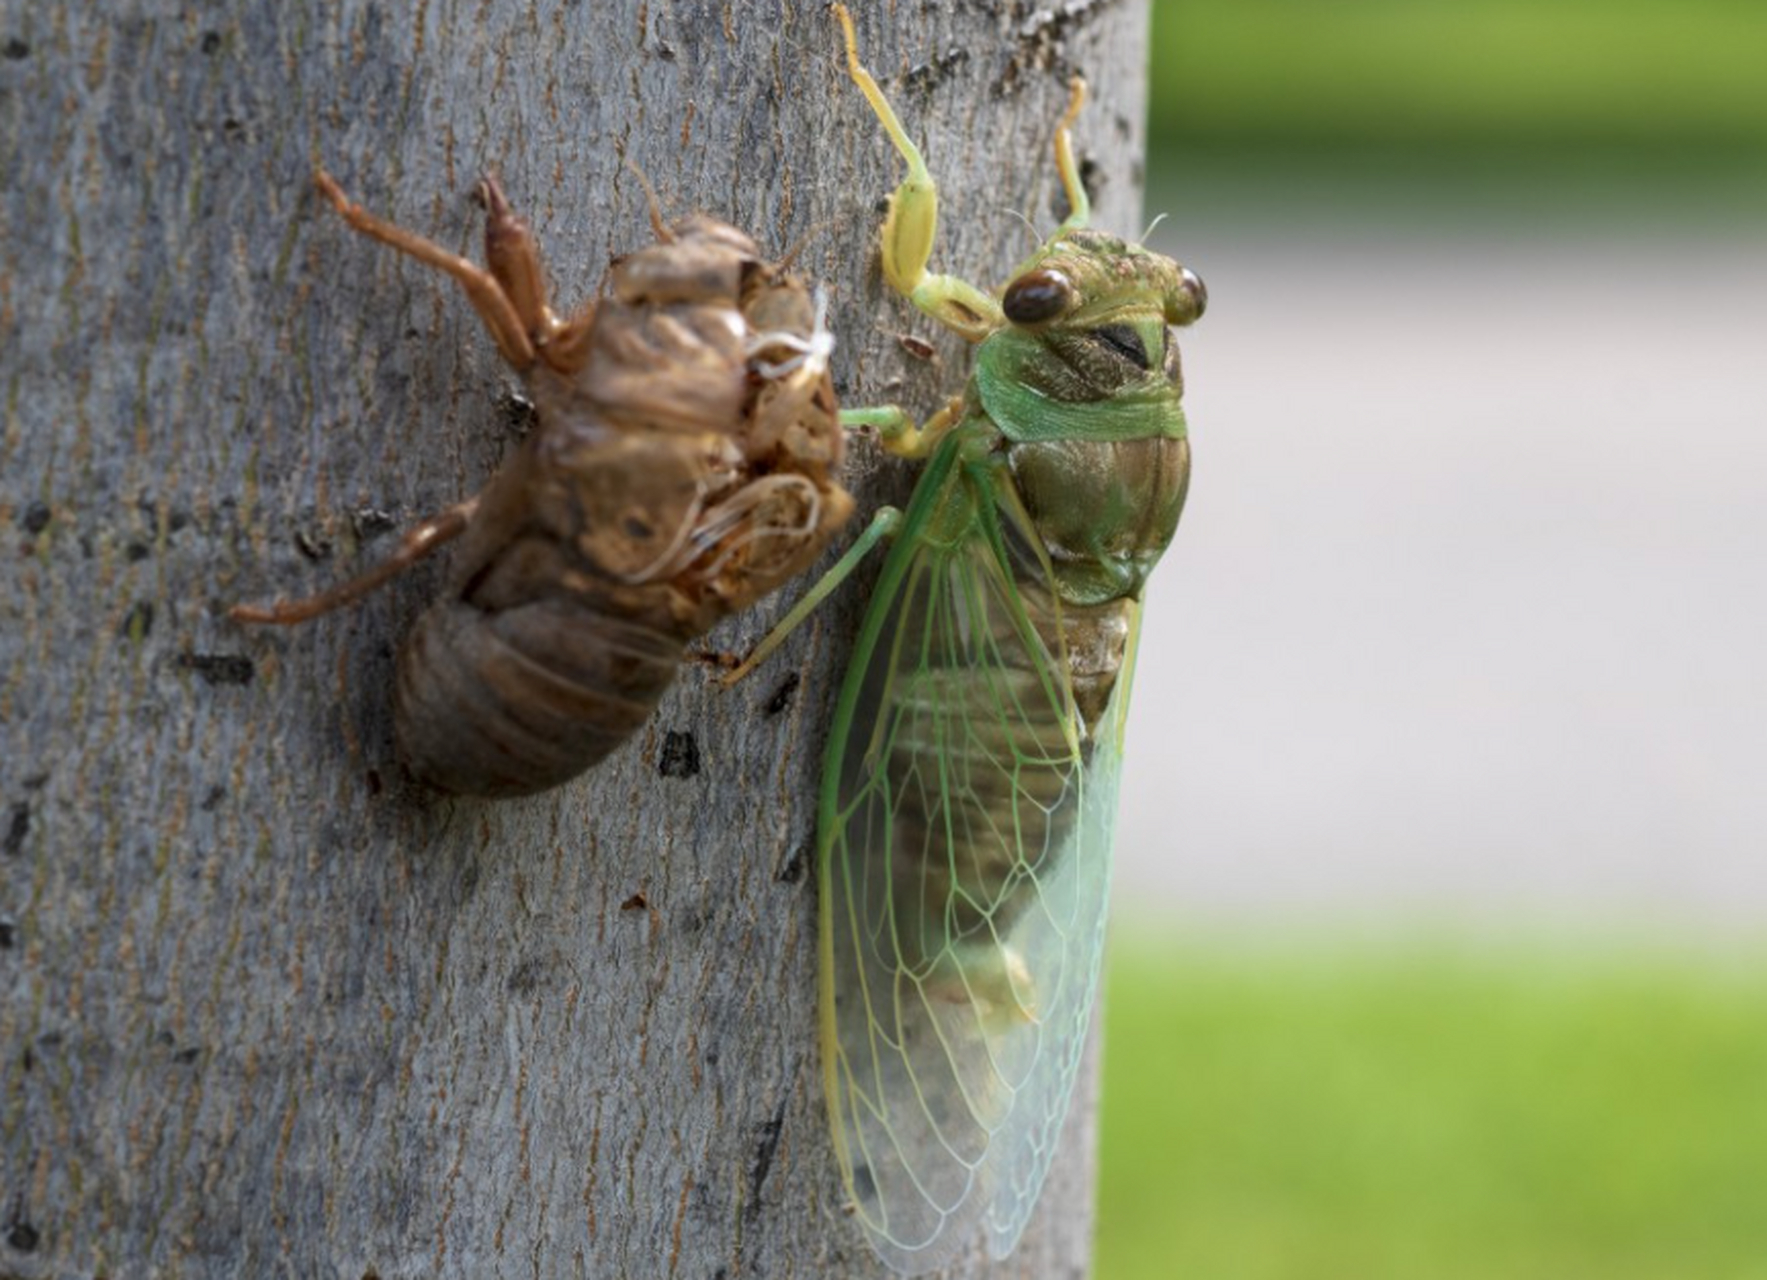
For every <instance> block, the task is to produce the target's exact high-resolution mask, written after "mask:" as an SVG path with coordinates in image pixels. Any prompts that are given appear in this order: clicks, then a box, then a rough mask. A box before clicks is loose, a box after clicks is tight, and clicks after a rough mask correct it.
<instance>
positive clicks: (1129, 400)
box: [972, 326, 1185, 441]
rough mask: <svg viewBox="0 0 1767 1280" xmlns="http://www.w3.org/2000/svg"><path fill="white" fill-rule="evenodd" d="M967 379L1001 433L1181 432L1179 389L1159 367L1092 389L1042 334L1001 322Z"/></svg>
mask: <svg viewBox="0 0 1767 1280" xmlns="http://www.w3.org/2000/svg"><path fill="white" fill-rule="evenodd" d="M1080 340H1081V341H1084V339H1080ZM1081 359H1084V356H1083V355H1082V356H1081ZM972 386H973V390H974V394H975V396H976V398H977V399H979V400H980V402H981V407H982V409H983V411H984V412H986V414H987V415H988V417H989V418H991V419H993V421H994V424H995V426H997V427H999V429H1000V433H1001V434H1002V435H1004V436H1005V437H1006V438H1007V439H1008V440H1013V441H1031V440H1098V441H1111V440H1145V439H1148V438H1150V437H1154V436H1159V437H1164V438H1166V439H1169V440H1180V439H1183V438H1184V435H1185V425H1184V409H1183V407H1182V406H1181V405H1180V403H1179V399H1180V396H1181V394H1182V392H1181V388H1180V387H1179V386H1178V385H1176V384H1174V383H1172V382H1169V381H1167V380H1166V377H1165V373H1164V370H1163V369H1155V370H1154V371H1153V372H1151V373H1149V374H1146V375H1144V376H1141V377H1137V378H1133V379H1130V380H1127V381H1124V382H1122V383H1120V384H1119V385H1117V386H1116V387H1114V388H1113V389H1111V390H1110V391H1109V393H1108V394H1104V395H1100V394H1099V393H1098V390H1097V388H1096V387H1095V386H1094V385H1092V384H1091V383H1090V382H1089V381H1088V380H1087V378H1086V377H1085V375H1084V373H1083V372H1081V371H1079V370H1076V368H1075V367H1074V364H1073V363H1071V362H1070V361H1069V360H1067V359H1064V358H1063V353H1061V352H1059V351H1058V350H1057V349H1056V348H1055V346H1054V345H1053V344H1052V343H1051V342H1050V341H1049V335H1047V334H1046V333H1041V332H1036V331H1029V330H1024V329H1019V328H1016V327H1012V326H1008V327H1006V328H1003V329H999V330H996V331H995V332H994V333H992V334H990V335H989V336H988V337H987V338H984V339H983V340H982V343H981V345H980V347H979V349H978V350H977V351H976V363H975V377H974V380H973V384H972Z"/></svg>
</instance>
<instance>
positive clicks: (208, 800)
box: [197, 786, 227, 813]
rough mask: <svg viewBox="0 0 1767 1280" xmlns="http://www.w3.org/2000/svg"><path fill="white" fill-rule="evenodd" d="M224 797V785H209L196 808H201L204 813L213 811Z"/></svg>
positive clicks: (225, 794)
mask: <svg viewBox="0 0 1767 1280" xmlns="http://www.w3.org/2000/svg"><path fill="white" fill-rule="evenodd" d="M226 798H227V788H226V787H220V786H216V787H210V788H209V790H208V794H207V795H205V796H204V797H203V798H202V803H201V804H199V805H198V806H197V808H199V809H201V810H202V811H203V812H204V813H213V812H214V811H215V810H216V809H219V808H220V807H221V801H223V800H225V799H226Z"/></svg>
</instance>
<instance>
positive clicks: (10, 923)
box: [0, 916, 18, 951]
mask: <svg viewBox="0 0 1767 1280" xmlns="http://www.w3.org/2000/svg"><path fill="white" fill-rule="evenodd" d="M17 940H18V923H17V922H16V921H15V920H13V919H12V918H11V917H9V916H0V951H11V950H12V944H13V943H14V942H16V941H17Z"/></svg>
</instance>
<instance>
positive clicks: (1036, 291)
mask: <svg viewBox="0 0 1767 1280" xmlns="http://www.w3.org/2000/svg"><path fill="white" fill-rule="evenodd" d="M1208 297H1209V295H1208V290H1207V289H1205V288H1204V287H1203V282H1202V280H1201V278H1200V277H1198V276H1197V274H1196V273H1195V272H1194V271H1192V270H1191V269H1190V268H1189V267H1186V266H1183V265H1181V264H1180V263H1177V262H1174V261H1173V260H1172V259H1171V258H1168V257H1166V256H1165V255H1164V254H1160V253H1155V252H1153V251H1152V250H1150V249H1148V248H1146V247H1144V246H1142V245H1139V244H1135V243H1133V242H1131V241H1125V240H1120V239H1118V238H1117V237H1116V236H1112V235H1108V234H1106V233H1104V232H1102V231H1093V230H1091V229H1089V228H1077V229H1074V230H1071V231H1068V232H1066V233H1065V234H1062V235H1060V236H1058V237H1057V238H1055V239H1053V240H1051V241H1050V242H1048V243H1047V244H1045V245H1043V246H1042V247H1041V248H1040V249H1038V251H1037V252H1036V253H1035V254H1033V255H1032V256H1031V257H1030V259H1028V260H1027V261H1026V262H1024V263H1023V264H1021V266H1020V267H1019V269H1018V271H1017V272H1016V273H1015V274H1014V275H1013V278H1012V281H1011V282H1010V283H1009V284H1008V285H1007V286H1006V288H1005V289H1003V290H1002V291H1001V295H1000V310H1001V313H1002V314H1003V315H1004V316H1005V318H1006V321H1007V326H1006V329H1007V331H1013V332H1016V334H1017V335H1018V336H1017V338H1016V339H1014V340H1012V341H1013V344H1014V345H1018V344H1020V343H1023V342H1024V341H1025V340H1026V339H1030V340H1032V341H1033V342H1035V343H1036V345H1038V346H1039V347H1041V348H1042V349H1044V350H1045V351H1047V352H1048V353H1049V355H1050V356H1051V357H1052V359H1051V360H1050V361H1049V362H1048V364H1047V366H1046V368H1045V371H1044V372H1045V374H1046V376H1047V377H1048V378H1049V379H1050V380H1051V382H1052V384H1053V385H1052V386H1051V387H1050V390H1051V391H1052V392H1053V393H1054V398H1055V399H1057V400H1061V401H1067V402H1070V403H1072V402H1085V401H1097V400H1101V399H1105V398H1108V397H1110V396H1113V395H1117V394H1119V393H1121V392H1123V391H1126V390H1130V389H1132V388H1134V387H1136V386H1137V385H1140V384H1147V383H1150V382H1153V381H1155V380H1159V381H1164V382H1167V383H1171V384H1174V385H1175V384H1177V383H1178V382H1179V368H1178V356H1177V344H1176V343H1175V342H1174V341H1173V340H1172V334H1171V333H1170V330H1171V329H1174V328H1178V327H1182V326H1184V325H1188V324H1191V323H1192V322H1193V321H1195V320H1196V319H1197V318H1198V317H1199V316H1201V315H1202V313H1203V309H1204V307H1205V306H1206V305H1207V303H1208Z"/></svg>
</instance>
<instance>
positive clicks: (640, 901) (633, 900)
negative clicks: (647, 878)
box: [620, 893, 650, 911]
mask: <svg viewBox="0 0 1767 1280" xmlns="http://www.w3.org/2000/svg"><path fill="white" fill-rule="evenodd" d="M649 906H650V899H649V898H647V897H645V896H644V894H642V893H635V894H633V895H632V896H631V897H630V898H627V899H626V900H625V901H624V902H622V903H621V904H620V910H621V911H643V910H645V909H646V908H648V907H649Z"/></svg>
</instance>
